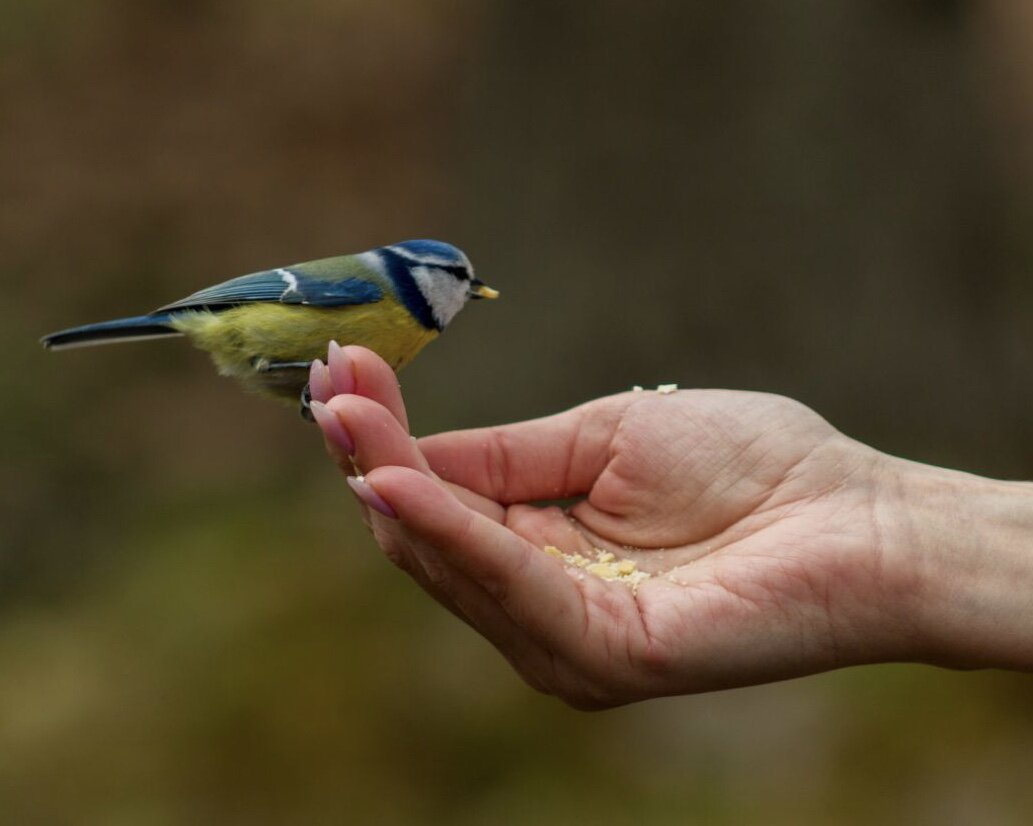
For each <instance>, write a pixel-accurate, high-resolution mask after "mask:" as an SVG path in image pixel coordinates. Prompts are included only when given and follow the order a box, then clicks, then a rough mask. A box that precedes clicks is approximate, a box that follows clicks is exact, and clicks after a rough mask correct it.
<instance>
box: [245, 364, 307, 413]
mask: <svg viewBox="0 0 1033 826" xmlns="http://www.w3.org/2000/svg"><path fill="white" fill-rule="evenodd" d="M251 364H252V366H253V367H254V368H255V370H256V371H257V372H259V373H274V372H277V371H281V370H282V371H285V374H289V372H290V371H294V370H308V369H309V368H310V367H311V366H312V362H310V361H269V360H268V359H264V358H256V359H254V360H253V361H252V362H251ZM295 386H296V385H295ZM300 412H301V418H303V419H304V420H305V421H306V422H314V421H315V420H316V419H315V417H314V416H313V415H312V392H311V391H310V390H309V387H308V383H307V382H306V384H305V386H304V387H303V388H302V389H301V404H300Z"/></svg>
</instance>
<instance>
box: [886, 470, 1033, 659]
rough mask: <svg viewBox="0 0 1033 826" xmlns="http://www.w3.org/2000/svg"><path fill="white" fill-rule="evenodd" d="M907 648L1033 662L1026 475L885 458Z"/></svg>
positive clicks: (1032, 527)
mask: <svg viewBox="0 0 1033 826" xmlns="http://www.w3.org/2000/svg"><path fill="white" fill-rule="evenodd" d="M892 476H893V477H894V483H893V484H892V486H893V487H895V488H896V492H895V494H893V495H894V496H895V498H896V499H897V500H898V503H899V504H898V509H897V515H896V519H895V521H896V524H897V526H896V530H895V531H894V536H895V540H894V543H895V545H896V548H895V550H896V552H897V553H899V556H900V558H901V559H903V560H906V562H905V564H906V565H907V566H909V570H910V572H911V577H910V581H911V583H912V584H913V595H912V596H913V599H912V600H911V601H910V608H911V610H912V611H913V613H914V616H913V621H914V625H913V627H914V629H915V642H916V646H917V650H916V651H915V656H916V658H917V659H921V660H923V661H926V662H931V663H935V664H937V665H942V666H947V667H951V668H981V667H1000V668H1013V669H1020V670H1027V671H1033V484H1029V483H1018V482H1001V481H997V480H992V479H985V478H981V477H978V476H971V475H969V474H965V473H959V472H956V471H950V470H944V469H942V468H935V467H930V466H927V465H921V464H917V463H914V462H906V461H901V460H894V472H893V474H892Z"/></svg>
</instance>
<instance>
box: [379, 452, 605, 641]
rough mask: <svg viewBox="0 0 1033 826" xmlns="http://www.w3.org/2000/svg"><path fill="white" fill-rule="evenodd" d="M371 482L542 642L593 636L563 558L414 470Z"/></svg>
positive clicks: (415, 529)
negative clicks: (542, 547)
mask: <svg viewBox="0 0 1033 826" xmlns="http://www.w3.org/2000/svg"><path fill="white" fill-rule="evenodd" d="M365 481H366V484H368V485H369V486H370V487H372V488H373V489H374V490H375V491H376V492H377V493H378V494H379V496H380V497H381V499H382V500H383V501H384V502H385V503H386V504H387V505H388V506H389V507H390V508H391V509H392V510H393V511H394V512H395V513H396V514H397V515H398V520H399V524H400V525H401V526H402V527H404V528H405V530H406V531H407V533H408V534H409V535H410V536H411V537H413V538H414V539H416V540H420V541H422V543H424V547H426V548H427V549H428V552H429V553H431V554H433V555H435V556H437V557H438V558H440V560H441V563H442V564H443V565H445V566H448V567H449V568H453V569H455V570H456V571H458V572H459V573H460V574H462V575H464V576H466V577H468V578H469V579H470V580H471V581H473V582H474V583H476V584H477V585H478V586H480V587H481V588H483V589H484V591H485V592H486V593H487V594H488V596H489V597H491V598H492V600H493V601H495V602H496V603H497V604H498V605H499V606H500V607H501V609H502V610H503V611H504V612H505V613H506V614H507V615H508V616H509V617H510V618H511V619H512V620H513V622H515V623H516V624H517V625H518V626H520V627H521V628H523V629H524V630H525V631H526V632H527V633H528V634H530V636H531V638H532V639H534V640H535V641H536V642H537V643H538V644H540V645H542V646H543V647H544V648H545V649H548V650H552V651H556V652H557V653H563V652H574V651H576V649H577V646H578V645H579V642H578V641H579V640H583V638H584V634H585V631H586V629H585V627H584V624H585V622H586V619H585V618H586V611H585V605H584V599H583V597H582V594H581V591H580V589H579V588H578V586H577V584H576V583H575V581H574V580H573V579H572V578H571V577H570V576H568V575H567V574H566V572H565V571H564V567H563V565H562V564H561V563H560V562H559V561H558V560H556V559H553V558H552V557H550V556H548V555H547V554H544V553H542V552H541V551H540V550H539V549H537V548H535V547H534V546H533V545H531V543H530V542H528V541H526V540H525V539H523V538H521V537H519V536H517V535H516V534H515V533H513V532H512V531H511V530H509V529H508V528H506V527H504V526H503V525H501V524H499V523H497V522H494V521H492V520H491V519H487V518H485V517H484V516H482V515H481V514H479V513H477V512H476V511H473V510H471V509H470V508H468V507H466V506H464V505H463V504H462V503H461V502H460V501H459V500H457V499H456V498H455V497H454V496H452V495H451V494H450V493H449V492H448V491H447V490H445V489H444V488H443V487H442V486H441V485H440V484H438V483H436V482H435V481H434V480H432V479H430V478H428V477H426V476H424V475H422V474H420V473H418V472H415V471H413V470H412V469H410V468H402V467H380V468H377V469H376V470H374V471H371V472H370V473H369V474H368V475H367V476H366V479H365Z"/></svg>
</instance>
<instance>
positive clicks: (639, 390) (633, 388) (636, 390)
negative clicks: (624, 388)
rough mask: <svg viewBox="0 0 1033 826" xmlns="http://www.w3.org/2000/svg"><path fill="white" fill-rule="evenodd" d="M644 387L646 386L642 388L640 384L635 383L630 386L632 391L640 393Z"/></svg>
mask: <svg viewBox="0 0 1033 826" xmlns="http://www.w3.org/2000/svg"><path fill="white" fill-rule="evenodd" d="M645 389H646V388H644V387H643V386H642V385H641V384H636V385H635V386H634V387H632V388H631V390H632V392H634V393H641V392H642V391H643V390H645Z"/></svg>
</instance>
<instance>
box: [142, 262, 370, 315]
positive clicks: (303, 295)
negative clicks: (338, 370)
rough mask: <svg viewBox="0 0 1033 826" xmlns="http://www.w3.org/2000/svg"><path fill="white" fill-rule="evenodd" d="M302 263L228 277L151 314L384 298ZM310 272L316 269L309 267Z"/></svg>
mask: <svg viewBox="0 0 1033 826" xmlns="http://www.w3.org/2000/svg"><path fill="white" fill-rule="evenodd" d="M306 269H307V267H306V265H305V264H298V265H295V266H292V267H281V268H279V269H275V270H266V271H265V272H256V273H252V274H251V275H242V276H240V277H239V278H232V279H230V280H229V281H224V282H222V283H221V284H216V285H215V286H213V287H207V288H205V289H203V290H199V291H198V292H196V293H194V294H193V295H188V296H187V297H186V298H183V299H180V300H179V301H176V302H174V303H172V304H167V305H166V306H164V307H159V308H158V310H156V311H155V312H167V311H168V310H218V309H225V308H227V307H232V306H236V305H238V304H250V303H252V302H255V301H276V302H279V303H280V304H306V305H309V306H312V307H340V306H344V305H346V304H372V303H373V302H375V301H379V300H380V299H381V298H383V296H384V292H383V290H382V289H381V287H380V286H379V285H378V284H376V283H375V282H373V281H370V280H368V279H365V278H361V277H357V276H348V277H345V278H332V277H331V278H326V277H320V276H323V275H324V272H325V268H324V267H320V268H319V269H318V271H319V276H317V275H314V274H310V273H307V272H306ZM313 269H316V268H315V267H313Z"/></svg>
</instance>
